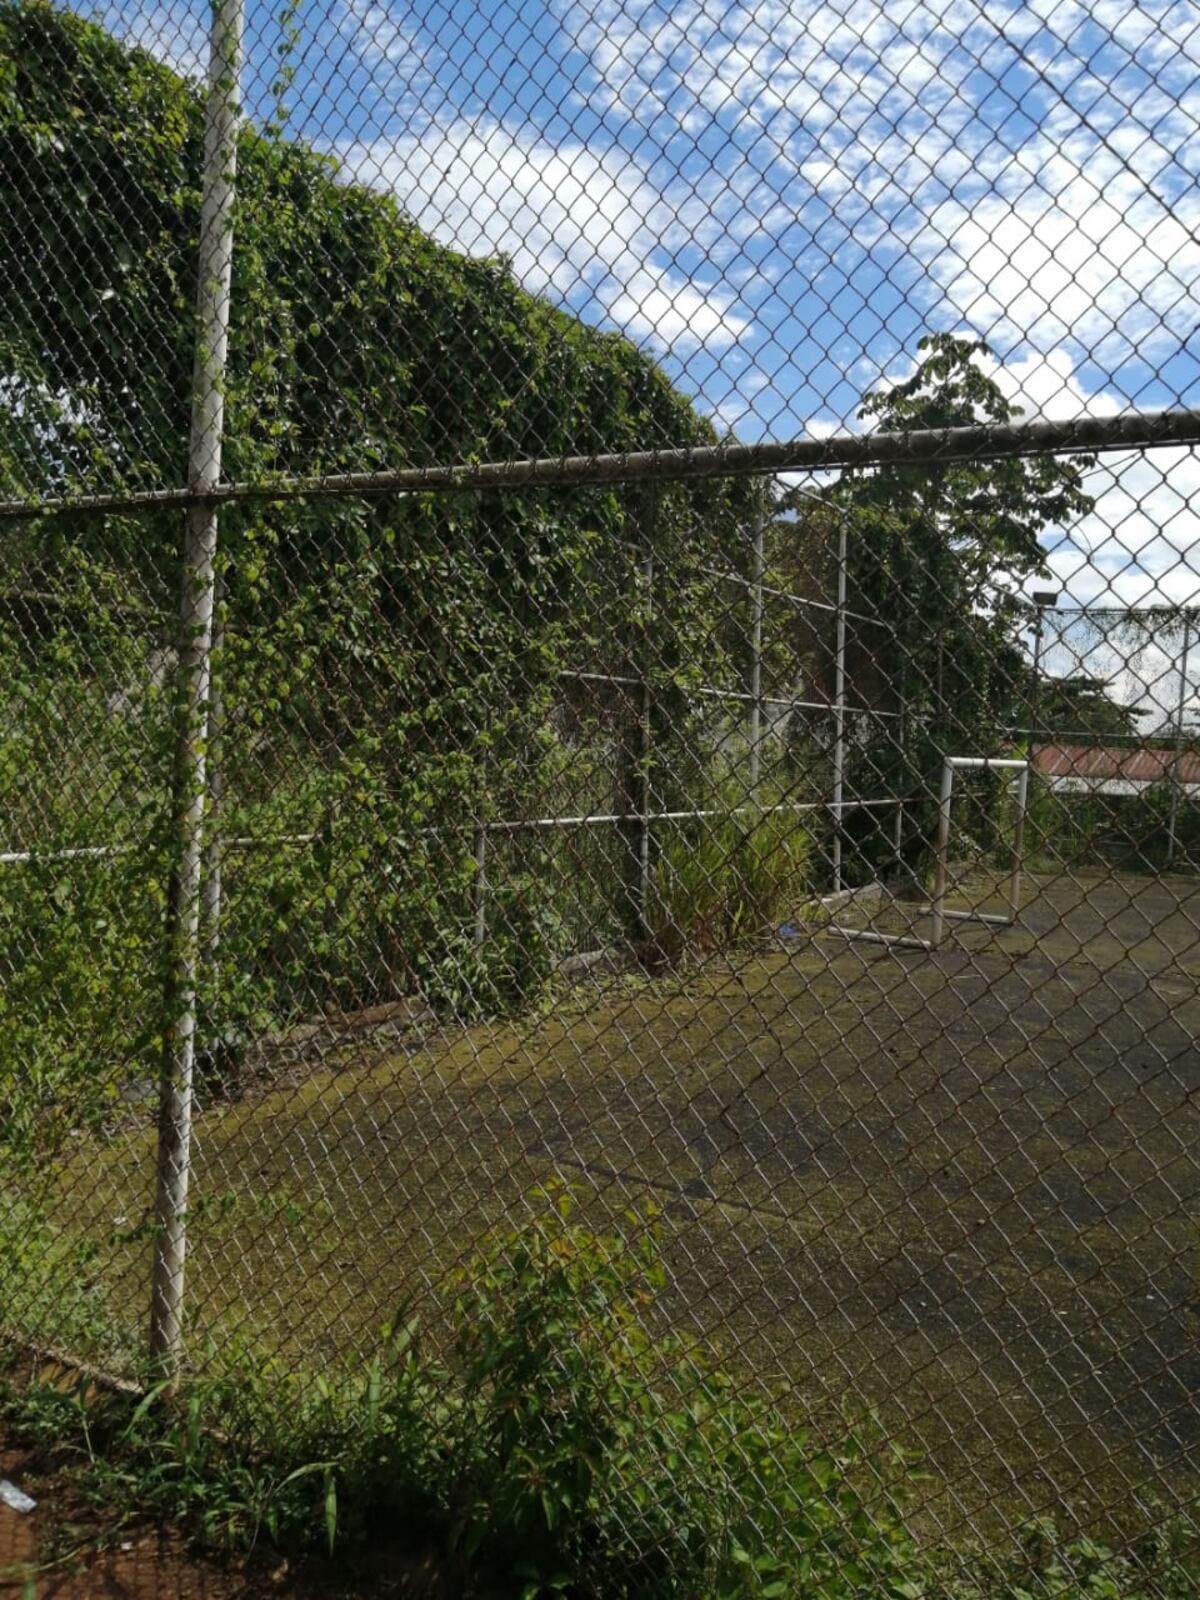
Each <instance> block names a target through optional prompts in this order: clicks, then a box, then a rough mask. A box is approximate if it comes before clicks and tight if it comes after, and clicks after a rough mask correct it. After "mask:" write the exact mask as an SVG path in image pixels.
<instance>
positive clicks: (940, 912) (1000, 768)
mask: <svg viewBox="0 0 1200 1600" xmlns="http://www.w3.org/2000/svg"><path fill="white" fill-rule="evenodd" d="M964 771H968V772H969V771H976V772H978V771H993V772H1015V773H1017V774H1018V776H1017V780H1016V799H1017V812H1016V817H1015V818H1014V820H1013V842H1012V866H1011V867H1010V869H1009V874H1008V882H1007V885H1006V890H1005V899H1006V900H1007V902H1008V910H1007V911H1005V912H995V911H951V910H948V909H947V907H946V891H947V887H948V884H949V877H950V871H949V868H950V818H951V810H952V807H953V801H954V774H955V773H956V772H964ZM1029 771H1030V764H1029V762H1028V761H1021V760H1016V759H1015V758H1012V757H1008V756H1004V757H1001V756H946V757H945V758H944V759H943V761H942V783H941V791H940V794H939V797H938V824H937V837H936V842H935V845H934V873H933V897H932V899H930V900H927V901H925V902H924V909H925V910H927V911H928V912H929V913H930V914H931V917H932V925H931V927H930V930H929V937H928V938H927V939H922V938H920V937H918V936H917V935H916V934H900V933H877V932H876V931H875V930H874V929H871V928H847V927H843V926H842V925H841V924H840V923H834V924H831V926H830V927H829V929H828V930H827V931H828V932H830V933H837V934H841V935H842V936H843V937H844V938H846V939H862V940H865V941H866V942H867V943H869V944H887V945H893V946H896V945H898V946H900V947H901V948H904V949H909V950H927V951H935V950H940V949H941V947H942V944H943V942H944V940H945V937H946V925H947V923H951V922H979V923H984V924H985V925H988V926H991V927H998V928H1011V927H1012V925H1013V924H1014V923H1015V922H1016V920H1017V916H1018V914H1019V912H1020V910H1021V877H1022V874H1023V872H1024V868H1025V814H1026V811H1027V809H1028V805H1029Z"/></svg>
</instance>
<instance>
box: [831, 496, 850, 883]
mask: <svg viewBox="0 0 1200 1600" xmlns="http://www.w3.org/2000/svg"><path fill="white" fill-rule="evenodd" d="M847 554H848V551H847V541H846V518H845V517H844V516H843V517H840V518H839V529H838V568H837V646H836V648H837V661H836V665H835V669H834V686H833V699H834V733H833V892H834V894H838V893H840V891H841V887H842V812H843V798H844V794H845V785H846V559H847Z"/></svg>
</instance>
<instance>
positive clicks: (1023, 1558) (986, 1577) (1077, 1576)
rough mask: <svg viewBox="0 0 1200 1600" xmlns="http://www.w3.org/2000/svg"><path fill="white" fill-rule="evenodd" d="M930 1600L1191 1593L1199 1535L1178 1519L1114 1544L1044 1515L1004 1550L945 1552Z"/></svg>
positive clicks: (1199, 1557) (1199, 1562) (1144, 1598)
mask: <svg viewBox="0 0 1200 1600" xmlns="http://www.w3.org/2000/svg"><path fill="white" fill-rule="evenodd" d="M938 1565H939V1566H940V1567H941V1568H942V1575H940V1576H937V1577H931V1578H930V1580H929V1583H928V1588H927V1591H926V1592H927V1594H928V1600H1192V1597H1193V1596H1194V1595H1195V1594H1196V1593H1197V1590H1198V1586H1200V1540H1198V1539H1197V1534H1196V1530H1195V1528H1194V1527H1192V1528H1189V1527H1188V1526H1187V1525H1186V1524H1185V1523H1184V1521H1183V1519H1182V1518H1164V1519H1163V1521H1162V1522H1161V1523H1160V1524H1159V1525H1158V1527H1157V1528H1155V1529H1154V1530H1153V1531H1152V1532H1150V1533H1147V1534H1145V1535H1143V1536H1142V1537H1141V1538H1140V1539H1136V1540H1134V1541H1132V1542H1131V1543H1130V1544H1129V1546H1128V1548H1126V1549H1125V1550H1123V1551H1119V1552H1118V1551H1114V1550H1112V1549H1110V1548H1109V1547H1108V1546H1107V1545H1104V1544H1099V1543H1097V1542H1096V1541H1095V1540H1093V1539H1088V1538H1075V1539H1066V1538H1064V1537H1063V1535H1062V1534H1061V1533H1060V1532H1059V1530H1058V1529H1057V1527H1056V1526H1055V1524H1054V1523H1053V1522H1052V1521H1051V1520H1050V1519H1049V1518H1047V1517H1042V1518H1038V1519H1037V1520H1036V1521H1033V1522H1031V1523H1029V1524H1027V1525H1026V1526H1025V1527H1024V1528H1022V1530H1021V1532H1020V1537H1019V1539H1018V1542H1017V1546H1016V1548H1015V1549H1014V1550H1011V1551H1009V1552H1007V1553H1005V1554H991V1553H989V1554H975V1555H970V1556H966V1557H964V1556H962V1555H953V1554H950V1553H944V1554H942V1555H941V1556H940V1557H939V1560H938Z"/></svg>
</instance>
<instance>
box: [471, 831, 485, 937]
mask: <svg viewBox="0 0 1200 1600" xmlns="http://www.w3.org/2000/svg"><path fill="white" fill-rule="evenodd" d="M473 842H474V854H475V883H474V886H473V892H472V901H473V915H472V923H473V927H472V941H473V943H474V946H475V949H476V950H482V949H483V947H484V946H485V945H486V944H487V891H488V881H487V829H486V828H485V827H484V825H483V823H482V822H480V823H478V824H477V825H476V828H475V838H474V841H473Z"/></svg>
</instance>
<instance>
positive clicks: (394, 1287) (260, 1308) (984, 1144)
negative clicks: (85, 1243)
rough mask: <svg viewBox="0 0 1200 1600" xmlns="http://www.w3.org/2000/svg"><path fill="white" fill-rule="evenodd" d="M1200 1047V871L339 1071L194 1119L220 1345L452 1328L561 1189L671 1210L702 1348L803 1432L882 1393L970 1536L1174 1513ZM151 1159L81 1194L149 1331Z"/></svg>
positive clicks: (575, 1007)
mask: <svg viewBox="0 0 1200 1600" xmlns="http://www.w3.org/2000/svg"><path fill="white" fill-rule="evenodd" d="M960 903H962V902H960ZM856 914H857V915H859V916H865V915H868V913H866V912H861V911H860V912H858V913H856ZM869 914H870V915H871V917H872V924H871V925H872V926H875V927H883V928H889V927H890V928H893V929H895V928H898V927H900V926H901V925H905V924H908V923H911V922H913V920H914V919H919V915H920V914H919V913H917V912H915V911H913V910H912V909H911V908H904V907H899V906H892V907H884V908H883V909H882V910H879V911H876V912H872V913H869ZM1198 1028H1200V889H1198V888H1197V886H1196V885H1195V884H1194V883H1193V882H1191V881H1187V880H1183V879H1165V880H1160V881H1153V880H1149V879H1133V878H1128V879H1115V878H1108V877H1100V876H1095V877H1075V878H1068V877H1066V876H1060V877H1051V876H1049V875H1044V876H1040V877H1037V878H1032V879H1030V880H1028V881H1027V883H1026V886H1025V905H1024V908H1023V911H1022V915H1021V919H1020V922H1019V925H1018V926H1016V927H1014V928H1011V929H993V928H985V927H982V926H972V925H967V924H962V925H959V927H958V928H957V929H956V931H955V932H954V934H953V935H952V937H951V938H950V939H949V940H948V942H947V944H946V946H945V947H944V948H943V949H942V950H941V951H940V952H939V953H938V954H937V955H936V956H931V955H928V954H926V953H923V952H920V951H910V950H902V949H894V948H885V947H883V946H879V945H871V944H865V943H861V942H850V941H846V940H839V939H838V937H837V936H836V935H833V934H831V933H829V932H826V931H822V930H820V929H819V928H817V927H815V926H814V927H810V928H809V929H808V931H807V932H806V933H805V935H804V936H803V937H802V938H800V939H799V940H797V941H795V942H794V943H792V944H790V945H789V946H788V947H787V948H786V949H785V948H779V949H777V950H772V951H769V952H766V953H762V952H760V953H757V954H755V955H753V956H747V957H745V958H744V959H741V958H739V959H736V960H728V961H723V962H721V963H720V964H717V965H709V966H707V967H705V968H702V969H699V970H696V971H693V972H691V973H690V974H687V975H685V976H680V977H677V978H674V979H672V980H670V981H665V982H664V981H660V982H658V983H655V984H651V985H641V986H638V985H634V984H627V985H624V986H622V985H619V984H618V985H616V986H615V987H614V986H610V988H609V989H608V990H607V991H604V992H602V991H600V990H599V989H597V991H596V992H594V993H589V992H587V991H584V990H576V991H574V992H573V993H572V994H571V995H569V996H568V997H567V998H566V1000H565V1001H564V1002H563V1003H562V1004H561V1005H559V1006H558V1007H557V1009H556V1010H554V1012H553V1013H552V1014H550V1015H548V1016H545V1017H543V1018H541V1019H539V1020H536V1021H532V1022H526V1023H524V1024H520V1025H512V1024H505V1025H489V1026H479V1027H473V1028H463V1029H459V1030H457V1031H453V1032H445V1033H443V1034H440V1035H439V1036H438V1037H436V1038H430V1039H427V1040H426V1041H425V1042H424V1043H423V1045H422V1046H421V1047H420V1048H417V1049H414V1050H412V1051H409V1052H398V1051H396V1050H395V1049H394V1048H393V1049H392V1050H391V1051H381V1050H380V1049H378V1048H376V1049H374V1050H368V1049H367V1048H366V1047H361V1048H359V1049H357V1050H355V1051H343V1052H342V1053H341V1054H340V1055H339V1056H338V1057H337V1058H336V1059H331V1060H329V1061H328V1062H327V1063H326V1064H325V1065H324V1066H323V1068H322V1069H321V1070H317V1071H314V1072H313V1073H312V1075H311V1076H310V1077H309V1078H307V1080H306V1081H304V1082H303V1083H302V1084H299V1085H294V1086H291V1087H289V1088H286V1089H280V1090H276V1091H273V1092H271V1093H269V1094H267V1095H265V1096H264V1097H262V1098H259V1099H258V1100H256V1101H254V1102H244V1103H242V1104H238V1105H232V1106H217V1107H214V1108H212V1109H210V1110H207V1111H202V1112H201V1114H200V1115H199V1116H198V1118H197V1122H196V1162H195V1172H194V1178H193V1184H194V1187H193V1194H194V1197H195V1204H194V1210H193V1217H192V1230H191V1232H192V1243H191V1263H190V1278H189V1308H190V1310H189V1315H190V1330H191V1338H192V1341H193V1346H194V1348H196V1349H199V1348H200V1347H201V1342H202V1341H203V1339H204V1337H205V1335H206V1333H212V1334H214V1335H216V1336H217V1337H218V1338H219V1339H220V1340H222V1341H228V1340H229V1339H231V1338H233V1337H235V1336H241V1337H245V1338H246V1339H247V1340H249V1341H251V1342H252V1343H253V1344H255V1345H256V1346H258V1347H261V1348H265V1349H267V1350H271V1351H276V1352H278V1353H280V1355H281V1356H282V1357H283V1358H284V1359H285V1360H286V1361H287V1362H288V1363H290V1364H304V1365H306V1366H311V1365H317V1366H320V1367H325V1368H332V1367H334V1366H335V1365H336V1364H337V1363H338V1362H340V1361H342V1360H344V1359H345V1358H346V1356H347V1353H348V1352H351V1351H354V1350H360V1349H365V1348H367V1347H368V1346H369V1345H370V1344H371V1342H372V1341H373V1340H374V1339H375V1337H376V1336H377V1332H378V1329H379V1328H380V1326H381V1325H382V1324H384V1323H386V1322H389V1321H392V1320H394V1319H395V1317H396V1316H397V1315H398V1314H400V1313H401V1312H403V1313H404V1314H405V1315H408V1314H412V1313H414V1312H415V1313H419V1314H420V1315H421V1316H422V1317H423V1318H424V1320H425V1322H426V1325H427V1326H428V1327H429V1328H430V1330H431V1334H432V1336H436V1330H437V1329H438V1327H439V1325H440V1317H441V1314H442V1310H441V1308H444V1306H445V1304H446V1300H447V1296H448V1294H449V1292H450V1286H451V1285H452V1282H453V1279H454V1276H455V1274H456V1273H457V1272H458V1271H459V1270H460V1269H461V1268H462V1267H463V1265H464V1264H465V1263H466V1262H467V1261H468V1260H469V1259H470V1257H471V1255H472V1253H473V1252H474V1251H475V1250H476V1249H477V1248H478V1246H479V1243H480V1241H481V1239H482V1238H483V1237H484V1236H485V1235H486V1234H487V1233H488V1231H489V1230H492V1229H494V1228H496V1227H498V1226H502V1225H506V1224H507V1225H511V1224H512V1223H513V1222H515V1221H518V1220H520V1219H521V1218H522V1217H525V1216H527V1215H528V1214H529V1211H530V1207H531V1204H533V1202H531V1200H530V1198H529V1197H530V1193H531V1191H532V1190H533V1189H534V1188H535V1187H536V1186H537V1185H538V1184H541V1183H544V1182H545V1181H546V1180H547V1179H551V1178H556V1177H557V1178H562V1179H566V1180H568V1181H569V1182H571V1183H572V1184H574V1185H576V1186H577V1187H578V1190H579V1193H580V1197H581V1198H580V1204H581V1207H582V1209H583V1211H584V1213H585V1214H586V1215H588V1216H589V1217H592V1218H594V1219H595V1220H596V1222H597V1224H602V1223H604V1222H606V1221H608V1220H610V1219H613V1218H616V1219H620V1218H621V1217H623V1215H624V1213H625V1212H626V1210H627V1208H629V1207H639V1206H642V1205H645V1204H646V1203H647V1202H653V1204H654V1205H656V1206H657V1207H658V1208H660V1210H661V1225H662V1228H663V1237H664V1249H665V1256H666V1263H667V1267H668V1273H669V1287H668V1290H667V1292H666V1296H665V1301H664V1306H663V1312H664V1314H665V1315H666V1316H668V1317H669V1318H670V1321H671V1323H672V1324H673V1325H674V1327H675V1328H676V1329H677V1330H678V1331H680V1332H682V1333H684V1334H685V1335H690V1334H695V1335H696V1336H697V1338H699V1339H702V1340H704V1341H706V1342H709V1341H711V1342H715V1343H716V1345H717V1346H718V1347H719V1349H720V1351H721V1352H722V1355H723V1357H724V1358H725V1359H726V1360H727V1361H728V1362H729V1364H730V1365H731V1366H733V1367H735V1368H736V1367H744V1368H745V1370H747V1371H748V1372H751V1373H753V1374H754V1375H756V1376H759V1377H762V1378H764V1379H772V1380H779V1381H781V1382H783V1383H784V1384H786V1385H787V1386H788V1387H789V1388H790V1389H791V1391H792V1392H793V1393H794V1395H795V1397H796V1404H797V1410H798V1412H811V1413H813V1414H814V1415H817V1416H818V1417H820V1416H823V1415H828V1414H830V1413H831V1411H832V1407H833V1405H834V1404H835V1403H836V1401H837V1400H838V1399H839V1397H841V1396H843V1395H848V1396H851V1397H853V1398H855V1399H857V1400H860V1401H861V1400H865V1401H869V1402H871V1403H873V1404H875V1405H877V1406H878V1408H879V1410H880V1412H881V1415H882V1417H883V1419H884V1421H885V1423H886V1425H887V1427H888V1428H889V1430H890V1431H891V1432H892V1433H893V1435H894V1436H895V1437H896V1438H897V1439H898V1440H899V1441H900V1442H902V1443H904V1444H906V1445H908V1446H909V1447H910V1448H911V1449H914V1450H916V1451H919V1452H921V1453H922V1454H923V1455H924V1456H925V1458H926V1460H927V1465H928V1468H929V1470H930V1472H931V1480H930V1484H929V1492H928V1497H927V1513H928V1516H929V1517H930V1518H931V1519H932V1520H933V1522H934V1523H935V1524H936V1525H937V1526H938V1527H939V1528H941V1529H942V1530H944V1531H945V1532H947V1533H951V1532H957V1533H958V1534H959V1535H961V1533H962V1531H963V1529H964V1528H971V1527H974V1528H979V1527H981V1526H984V1525H986V1523H987V1521H988V1519H989V1517H995V1516H999V1517H1000V1518H1002V1519H1003V1520H1004V1521H1006V1522H1010V1523H1011V1521H1012V1520H1015V1519H1016V1518H1017V1517H1019V1516H1023V1515H1027V1514H1032V1513H1034V1512H1038V1511H1041V1510H1046V1509H1050V1510H1060V1511H1061V1509H1062V1508H1063V1507H1067V1508H1069V1509H1070V1510H1071V1511H1073V1512H1074V1513H1076V1514H1077V1515H1078V1516H1079V1517H1080V1518H1081V1519H1083V1520H1085V1521H1088V1522H1091V1523H1095V1522H1098V1521H1099V1522H1103V1521H1105V1520H1107V1519H1108V1518H1109V1517H1110V1516H1113V1515H1115V1516H1118V1517H1119V1516H1120V1515H1121V1514H1122V1513H1123V1512H1124V1511H1126V1510H1127V1509H1128V1507H1129V1506H1130V1504H1131V1503H1132V1501H1133V1500H1134V1498H1135V1496H1139V1495H1140V1496H1141V1497H1142V1498H1146V1497H1148V1496H1158V1497H1162V1498H1166V1499H1174V1500H1178V1499H1180V1498H1181V1497H1184V1496H1187V1495H1190V1494H1191V1493H1192V1492H1193V1490H1194V1487H1195V1477H1194V1474H1195V1471H1196V1469H1197V1467H1200V1343H1198V1339H1197V1322H1196V1318H1195V1301H1196V1283H1195V1279H1194V1267H1195V1265H1196V1262H1197V1259H1198V1256H1197V1252H1198V1247H1200V1232H1198V1224H1200V1104H1198V1102H1197V1091H1198V1090H1200V1054H1198V1052H1197V1046H1196V1035H1197V1029H1198ZM151 1151H152V1146H151V1139H150V1136H149V1134H148V1133H146V1132H144V1131H143V1132H138V1133H130V1134H128V1135H126V1136H124V1137H122V1138H119V1139H116V1140H113V1141H111V1142H110V1143H109V1144H108V1146H107V1147H106V1148H105V1149H104V1150H103V1151H98V1150H96V1149H95V1147H88V1148H86V1149H80V1150H79V1151H78V1152H77V1154H76V1156H75V1157H74V1159H73V1160H72V1162H71V1164H70V1166H69V1168H68V1170H67V1172H66V1174H65V1175H64V1176H63V1182H62V1187H61V1189H60V1196H61V1207H62V1213H63V1214H69V1215H70V1216H71V1218H72V1226H74V1227H78V1226H80V1225H81V1223H82V1225H84V1226H86V1228H87V1229H88V1230H89V1232H90V1233H91V1235H92V1237H93V1238H94V1239H95V1240H96V1241H97V1243H98V1244H99V1245H100V1254H99V1257H98V1264H97V1272H98V1273H100V1274H101V1275H102V1276H103V1279H104V1281H105V1283H106V1284H107V1286H108V1292H109V1293H110V1295H111V1297H112V1298H113V1301H114V1303H118V1304H122V1305H124V1306H125V1307H127V1308H128V1309H130V1310H132V1309H133V1308H140V1307H142V1306H144V1304H145V1296H146V1276H147V1270H148V1252H149V1246H148V1244H147V1240H146V1236H145V1230H144V1228H142V1227H141V1226H140V1224H141V1222H142V1221H143V1219H145V1217H146V1216H147V1214H148V1207H149V1201H150V1195H151V1188H152V1171H153V1162H152V1153H151Z"/></svg>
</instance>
